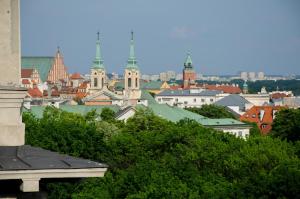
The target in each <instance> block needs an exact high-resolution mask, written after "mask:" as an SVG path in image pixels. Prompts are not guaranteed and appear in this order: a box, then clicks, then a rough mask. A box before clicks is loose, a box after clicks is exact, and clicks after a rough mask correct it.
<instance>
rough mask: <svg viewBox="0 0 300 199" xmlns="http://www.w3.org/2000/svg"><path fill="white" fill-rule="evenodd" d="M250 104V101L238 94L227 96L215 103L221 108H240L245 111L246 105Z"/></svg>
mask: <svg viewBox="0 0 300 199" xmlns="http://www.w3.org/2000/svg"><path fill="white" fill-rule="evenodd" d="M249 103H250V102H249V101H248V100H246V99H245V98H243V97H241V96H240V95H238V94H231V95H228V96H225V97H224V98H222V99H220V100H219V101H217V102H215V104H216V105H219V106H238V107H239V109H240V110H245V105H246V104H249Z"/></svg>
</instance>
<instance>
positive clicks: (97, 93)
mask: <svg viewBox="0 0 300 199" xmlns="http://www.w3.org/2000/svg"><path fill="white" fill-rule="evenodd" d="M100 95H106V96H108V97H110V98H111V99H113V100H121V99H122V96H118V95H116V94H115V93H113V92H111V91H109V90H104V91H103V90H101V91H98V92H95V93H93V94H92V95H88V96H87V97H85V98H83V100H82V101H83V102H86V101H90V100H92V99H94V98H96V97H98V96H100Z"/></svg>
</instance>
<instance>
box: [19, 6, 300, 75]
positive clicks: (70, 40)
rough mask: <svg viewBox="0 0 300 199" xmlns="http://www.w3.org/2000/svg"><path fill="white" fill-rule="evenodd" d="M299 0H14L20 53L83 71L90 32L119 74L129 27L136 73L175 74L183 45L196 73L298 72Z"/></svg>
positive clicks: (91, 51) (91, 43)
mask: <svg viewBox="0 0 300 199" xmlns="http://www.w3.org/2000/svg"><path fill="white" fill-rule="evenodd" d="M299 9H300V1H297V0H288V1H280V0H265V1H261V0H251V1H250V0H249V1H239V0H228V1H208V0H201V1H200V0H191V1H174V0H166V1H159V0H151V1H140V0H130V1H115V0H114V1H108V0H101V1H97V0H89V1H79V0H72V1H71V0H65V1H61V0H51V1H45V0H42V1H34V0H26V1H21V38H22V45H21V48H22V55H25V56H54V55H55V52H56V48H57V46H60V48H61V51H62V53H63V55H64V58H65V64H66V65H67V66H68V70H69V71H70V72H75V71H76V72H80V73H89V70H90V67H91V65H92V61H93V59H94V57H95V41H96V32H97V31H100V39H101V48H102V49H101V50H102V54H103V57H104V64H105V66H106V69H107V71H108V72H117V73H120V74H122V73H123V69H124V68H125V65H126V61H127V58H128V54H129V42H130V32H131V30H133V31H134V33H135V44H136V55H137V59H138V63H139V66H140V70H141V72H142V73H149V74H153V73H159V72H162V71H166V70H174V71H176V72H180V71H181V70H182V67H183V62H184V60H185V57H186V53H187V52H188V51H190V52H191V54H192V59H193V63H194V66H195V69H196V71H197V72H198V73H202V74H217V75H225V74H236V73H237V72H238V71H256V72H258V71H264V72H265V73H266V74H283V75H288V74H300V56H299V52H300V14H299Z"/></svg>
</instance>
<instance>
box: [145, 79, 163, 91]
mask: <svg viewBox="0 0 300 199" xmlns="http://www.w3.org/2000/svg"><path fill="white" fill-rule="evenodd" d="M162 84H163V82H162V81H150V82H141V84H140V85H141V89H160V87H161V86H162Z"/></svg>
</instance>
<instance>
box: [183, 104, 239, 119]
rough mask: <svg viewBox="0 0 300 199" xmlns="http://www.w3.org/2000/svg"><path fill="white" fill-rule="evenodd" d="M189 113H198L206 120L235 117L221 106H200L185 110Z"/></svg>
mask: <svg viewBox="0 0 300 199" xmlns="http://www.w3.org/2000/svg"><path fill="white" fill-rule="evenodd" d="M186 109H187V110H189V111H192V112H194V113H198V114H200V115H202V116H205V117H208V118H235V116H234V115H233V114H232V113H231V112H229V111H228V110H227V109H225V108H224V107H222V106H217V105H214V104H210V105H207V104H205V105H202V106H201V108H195V107H193V108H186Z"/></svg>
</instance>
